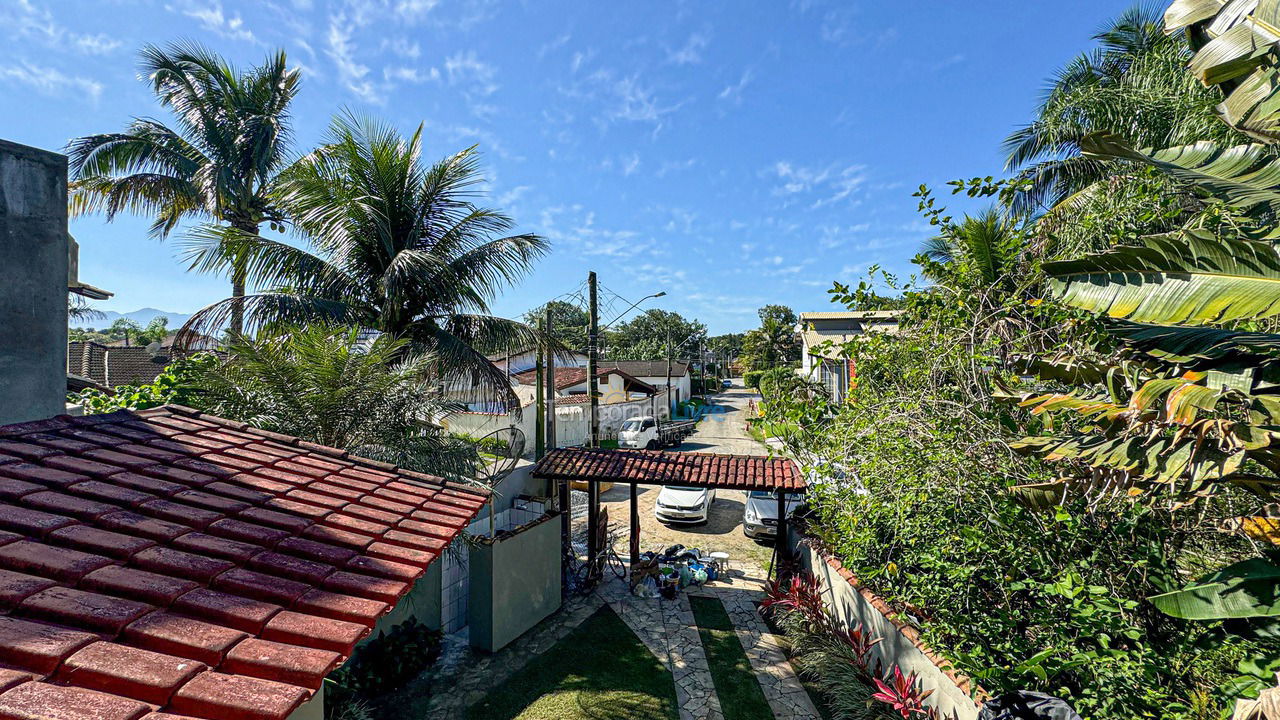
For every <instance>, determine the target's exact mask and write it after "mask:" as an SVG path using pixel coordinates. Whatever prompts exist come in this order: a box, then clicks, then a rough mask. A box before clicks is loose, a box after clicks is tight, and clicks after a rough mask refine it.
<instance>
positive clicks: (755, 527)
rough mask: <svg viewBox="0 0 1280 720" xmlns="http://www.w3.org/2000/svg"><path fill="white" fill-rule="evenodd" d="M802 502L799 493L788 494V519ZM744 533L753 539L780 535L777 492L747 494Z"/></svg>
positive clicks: (765, 491)
mask: <svg viewBox="0 0 1280 720" xmlns="http://www.w3.org/2000/svg"><path fill="white" fill-rule="evenodd" d="M800 501H801V496H800V495H799V494H798V493H787V517H791V515H792V514H793V513H794V512H795V511H796V506H797V505H799V504H800ZM742 532H743V534H744V535H746V536H747V537H749V538H753V539H760V538H772V537H776V536H777V535H778V493H777V491H772V492H771V491H768V490H752V491H751V492H749V493H747V505H746V508H745V509H744V510H743V511H742Z"/></svg>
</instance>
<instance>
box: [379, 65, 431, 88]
mask: <svg viewBox="0 0 1280 720" xmlns="http://www.w3.org/2000/svg"><path fill="white" fill-rule="evenodd" d="M382 77H383V79H384V80H386V81H388V82H394V81H397V80H398V81H401V82H408V83H415V84H418V83H424V82H427V81H428V80H439V79H440V71H439V70H437V69H435V68H426V69H423V68H416V67H406V66H403V65H397V66H390V65H388V66H387V67H384V68H382Z"/></svg>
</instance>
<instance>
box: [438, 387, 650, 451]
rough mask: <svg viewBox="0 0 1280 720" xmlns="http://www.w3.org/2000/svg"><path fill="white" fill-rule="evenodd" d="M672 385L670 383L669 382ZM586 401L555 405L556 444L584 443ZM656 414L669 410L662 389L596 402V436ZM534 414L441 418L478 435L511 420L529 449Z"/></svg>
mask: <svg viewBox="0 0 1280 720" xmlns="http://www.w3.org/2000/svg"><path fill="white" fill-rule="evenodd" d="M673 385H674V383H673ZM588 407H589V406H588V405H587V404H586V403H573V404H568V403H566V404H564V405H557V406H556V446H557V447H572V446H576V445H584V444H586V442H587V437H588V435H589V434H590V420H589V415H590V410H589V409H588ZM655 413H656V414H657V416H658V417H659V418H663V419H665V418H669V417H670V416H671V412H670V409H669V403H668V402H667V394H666V391H665V388H664V389H663V390H662V391H661V392H659V393H658V394H657V395H655V396H654V397H652V398H645V399H643V400H632V401H629V402H618V403H609V404H602V405H600V409H599V411H598V415H597V417H598V419H599V422H600V437H601V438H602V439H604V440H610V439H613V438H615V437H617V435H618V428H619V427H621V425H622V423H623V422H624V421H626V420H629V419H631V418H633V417H639V416H642V415H653V414H655ZM536 414H537V411H536V408H535V406H533V405H528V406H525V408H524V416H523V417H522V418H520V419H519V420H516V421H513V419H512V418H511V417H510V416H508V415H498V414H495V413H476V412H464V413H453V414H451V415H447V416H445V417H444V418H442V419H441V424H443V425H444V427H445V429H446V430H448V431H449V432H450V433H453V434H464V435H470V436H472V437H480V436H482V435H485V434H487V433H490V432H493V431H494V430H497V429H499V428H506V427H510V426H511V425H512V423H513V422H514V424H515V426H516V427H518V428H520V429H521V430H522V431H523V432H524V435H525V448H526V450H527V452H533V445H534V421H535V416H536Z"/></svg>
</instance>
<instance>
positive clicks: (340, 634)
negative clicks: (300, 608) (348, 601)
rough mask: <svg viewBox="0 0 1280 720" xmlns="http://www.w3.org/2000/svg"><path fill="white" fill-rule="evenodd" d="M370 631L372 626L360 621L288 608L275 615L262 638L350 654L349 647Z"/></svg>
mask: <svg viewBox="0 0 1280 720" xmlns="http://www.w3.org/2000/svg"><path fill="white" fill-rule="evenodd" d="M368 634H369V628H368V627H365V626H364V625H361V624H359V623H353V622H347V621H345V620H335V619H333V618H323V617H316V616H315V615H307V614H304V613H299V612H292V611H290V610H285V611H284V612H282V613H279V614H278V615H276V616H275V617H273V618H271V621H270V622H268V623H267V627H266V629H265V630H263V632H262V637H264V638H266V639H268V640H275V641H278V642H282V643H290V644H293V645H303V646H305V647H313V648H320V649H323V650H333V651H335V652H344V651H345V652H346V653H349V652H350V650H349V648H351V647H352V646H354V645H355V644H356V643H357V642H359V641H360V639H361V638H363V637H364V636H365V635H368Z"/></svg>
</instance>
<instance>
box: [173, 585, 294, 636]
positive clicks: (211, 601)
mask: <svg viewBox="0 0 1280 720" xmlns="http://www.w3.org/2000/svg"><path fill="white" fill-rule="evenodd" d="M173 609H174V610H176V611H178V612H182V613H186V614H188V615H194V616H196V617H199V618H204V619H205V620H211V621H213V622H216V623H218V624H219V625H225V626H227V627H229V628H235V629H236V630H243V631H244V632H247V633H250V634H257V633H260V632H262V628H263V627H264V626H265V625H266V624H267V621H268V620H270V619H271V617H272V616H274V615H275V614H276V613H278V612H280V606H279V605H276V604H274V603H270V602H266V601H263V600H256V599H254V598H247V597H243V596H241V595H234V594H232V593H227V592H222V591H219V590H210V589H208V588H197V589H195V590H192V591H191V592H189V593H187V594H186V595H183V596H182V597H180V598H178V599H177V600H174V601H173Z"/></svg>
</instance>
